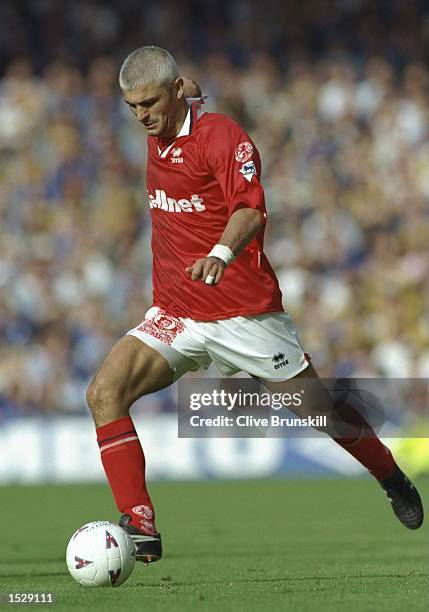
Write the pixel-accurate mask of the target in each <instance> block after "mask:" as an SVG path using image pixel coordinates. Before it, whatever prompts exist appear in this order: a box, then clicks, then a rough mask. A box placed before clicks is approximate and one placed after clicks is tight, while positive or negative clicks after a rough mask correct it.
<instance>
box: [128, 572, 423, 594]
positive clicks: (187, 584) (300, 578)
mask: <svg viewBox="0 0 429 612" xmlns="http://www.w3.org/2000/svg"><path fill="white" fill-rule="evenodd" d="M411 576H413V577H415V578H418V577H422V576H425V577H427V576H429V573H428V572H414V571H412V572H408V573H407V574H374V573H372V574H346V575H344V574H343V575H341V574H340V575H337V576H285V577H284V578H242V579H240V580H234V581H233V582H235V583H237V584H239V583H240V584H241V583H249V584H258V583H261V584H262V583H270V582H272V583H279V584H281V583H283V582H284V583H287V582H314V581H319V582H322V581H324V580H361V579H362V578H383V579H389V580H392V578H393V579H398V578H399V579H400V578H404V579H408V578H410V577H411ZM225 582H226V581H225V580H194V581H192V582H182V581H178V582H176V581H174V580H171V581H168V583H165V582H160V583H157V584H148V583H147V582H135V583H134V584H133V585H131V586H132V587H144V588H145V589H148V588H152V589H165V588H166V585H167V584H168V587H195V586H204V585H206V584H208V585H212V584H225ZM321 590H323V589H321Z"/></svg>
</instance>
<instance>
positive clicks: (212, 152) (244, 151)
mask: <svg viewBox="0 0 429 612" xmlns="http://www.w3.org/2000/svg"><path fill="white" fill-rule="evenodd" d="M220 117H221V118H220V119H218V120H215V121H213V122H212V124H211V126H210V130H208V133H207V135H206V143H205V156H206V164H207V166H208V168H209V169H210V170H211V171H212V172H213V175H214V177H215V178H216V180H217V181H218V182H219V184H220V186H221V189H222V191H223V194H224V197H225V201H226V203H227V206H228V210H229V215H232V213H233V212H235V211H236V210H238V209H239V208H254V209H259V210H261V211H262V212H263V213H264V214H265V196H264V190H263V187H262V185H261V183H260V177H261V160H260V156H259V152H258V150H257V149H256V147H255V145H254V144H253V142H252V140H251V139H250V137H249V135H248V134H247V133H246V132H245V131H244V130H243V129H242V128H241V127H240V126H239V125H238V124H237V123H235V122H234V121H232V120H231V119H228V118H227V117H223V116H220Z"/></svg>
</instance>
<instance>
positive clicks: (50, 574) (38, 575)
mask: <svg viewBox="0 0 429 612" xmlns="http://www.w3.org/2000/svg"><path fill="white" fill-rule="evenodd" d="M55 576H67V572H31V574H29V573H28V571H25V572H24V571H22V572H15V573H12V572H10V573H9V572H8V573H7V574H4V573H2V575H1V577H2V578H24V577H25V578H49V577H55Z"/></svg>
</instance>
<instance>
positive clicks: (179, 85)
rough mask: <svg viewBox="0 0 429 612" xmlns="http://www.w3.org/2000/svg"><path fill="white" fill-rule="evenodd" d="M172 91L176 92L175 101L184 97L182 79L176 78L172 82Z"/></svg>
mask: <svg viewBox="0 0 429 612" xmlns="http://www.w3.org/2000/svg"><path fill="white" fill-rule="evenodd" d="M174 89H175V91H176V96H177V99H178V100H181V99H182V98H183V96H184V95H185V94H184V82H183V77H177V79H176V80H175V81H174Z"/></svg>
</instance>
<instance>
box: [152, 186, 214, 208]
mask: <svg viewBox="0 0 429 612" xmlns="http://www.w3.org/2000/svg"><path fill="white" fill-rule="evenodd" d="M148 196H149V206H150V207H151V208H161V209H162V210H165V211H166V212H179V213H180V212H192V211H193V210H194V211H195V212H203V211H204V210H206V207H205V206H204V204H203V202H204V200H203V198H200V196H199V195H197V194H193V195H191V199H190V200H187V199H186V198H180V200H176V199H174V198H169V197H168V195H167V194H166V193H165V191H164V190H163V189H155V195H152V194H150V193H148Z"/></svg>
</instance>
